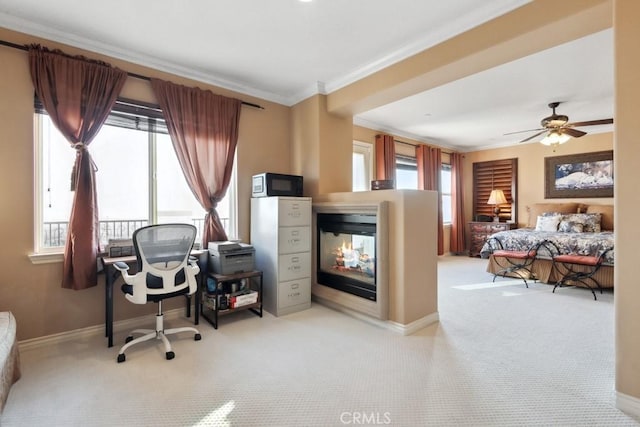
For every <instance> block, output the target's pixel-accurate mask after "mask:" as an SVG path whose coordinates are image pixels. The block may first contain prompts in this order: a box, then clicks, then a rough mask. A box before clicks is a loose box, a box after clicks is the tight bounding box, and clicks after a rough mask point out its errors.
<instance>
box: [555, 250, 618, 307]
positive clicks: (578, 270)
mask: <svg viewBox="0 0 640 427" xmlns="http://www.w3.org/2000/svg"><path fill="white" fill-rule="evenodd" d="M610 250H611V249H607V250H606V251H604V252H602V253H601V254H600V255H598V256H589V255H573V254H566V255H557V256H554V257H553V268H554V269H555V271H556V273H557V274H558V277H559V278H560V279H559V280H558V281H557V282H556V284H555V286H554V287H553V291H552V292H553V293H555V292H556V288H559V287H560V288H561V287H562V286H565V285H567V284H568V283H574V284H575V283H580V284H582V285H584V286H585V287H586V288H588V289H589V290H591V293H592V294H593V299H594V300H596V301H597V300H598V297H597V296H596V292H595V289H599V290H600V294H602V293H603V292H602V286H600V283H599V282H598V281H597V280H596V279H595V278H594V277H593V276H594V275H595V274H596V273H597V272H598V270H600V267H601V266H602V261H603V260H604V255H605V254H606V253H607V252H609V251H610Z"/></svg>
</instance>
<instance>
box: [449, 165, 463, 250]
mask: <svg viewBox="0 0 640 427" xmlns="http://www.w3.org/2000/svg"><path fill="white" fill-rule="evenodd" d="M450 158H451V243H450V245H451V252H453V253H460V252H464V250H465V222H464V192H463V186H464V184H463V174H462V159H463V158H464V156H463V155H462V154H460V153H451V155H450Z"/></svg>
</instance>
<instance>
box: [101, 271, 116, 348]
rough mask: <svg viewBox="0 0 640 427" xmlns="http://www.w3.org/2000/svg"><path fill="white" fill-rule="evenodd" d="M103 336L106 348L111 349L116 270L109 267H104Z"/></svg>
mask: <svg viewBox="0 0 640 427" xmlns="http://www.w3.org/2000/svg"><path fill="white" fill-rule="evenodd" d="M104 272H105V287H104V288H105V298H104V299H105V321H104V322H105V335H106V336H107V339H108V346H109V347H113V283H114V282H115V279H116V277H115V276H116V272H117V270H116V269H115V268H114V267H113V266H111V265H108V266H105V270H104Z"/></svg>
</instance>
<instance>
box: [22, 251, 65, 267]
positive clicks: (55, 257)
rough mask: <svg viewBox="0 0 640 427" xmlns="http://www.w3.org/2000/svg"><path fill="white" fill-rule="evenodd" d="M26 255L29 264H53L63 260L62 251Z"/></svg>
mask: <svg viewBox="0 0 640 427" xmlns="http://www.w3.org/2000/svg"><path fill="white" fill-rule="evenodd" d="M28 256H29V260H31V264H53V263H56V262H62V261H63V260H64V253H63V252H51V253H39V254H37V253H31V254H29V255H28Z"/></svg>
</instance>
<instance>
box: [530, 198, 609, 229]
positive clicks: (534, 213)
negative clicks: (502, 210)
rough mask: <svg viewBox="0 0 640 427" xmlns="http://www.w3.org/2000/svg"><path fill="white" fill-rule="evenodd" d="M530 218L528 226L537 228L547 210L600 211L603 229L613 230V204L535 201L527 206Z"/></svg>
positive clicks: (566, 211)
mask: <svg viewBox="0 0 640 427" xmlns="http://www.w3.org/2000/svg"><path fill="white" fill-rule="evenodd" d="M527 212H528V213H529V218H528V222H527V225H526V226H527V228H535V226H536V220H537V219H538V216H539V215H542V214H543V213H545V212H558V213H562V214H569V213H599V214H600V215H601V216H602V219H601V221H600V226H601V227H602V230H603V231H613V205H588V204H585V203H573V202H570V203H534V204H532V205H529V206H527Z"/></svg>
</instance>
